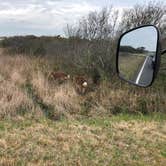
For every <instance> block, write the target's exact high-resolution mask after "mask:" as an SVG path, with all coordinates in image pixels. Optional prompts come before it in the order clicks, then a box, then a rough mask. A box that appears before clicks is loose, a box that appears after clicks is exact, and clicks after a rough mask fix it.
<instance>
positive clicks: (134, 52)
mask: <svg viewBox="0 0 166 166" xmlns="http://www.w3.org/2000/svg"><path fill="white" fill-rule="evenodd" d="M157 41H158V32H157V29H156V28H155V27H153V26H146V27H141V28H138V29H135V30H132V31H130V32H128V33H126V34H125V35H123V36H122V37H121V40H120V45H119V53H118V70H119V75H120V77H121V78H123V79H125V80H126V81H130V82H131V83H133V84H136V85H139V86H143V87H146V86H149V85H150V84H151V82H152V80H153V73H154V65H155V61H156V50H157Z"/></svg>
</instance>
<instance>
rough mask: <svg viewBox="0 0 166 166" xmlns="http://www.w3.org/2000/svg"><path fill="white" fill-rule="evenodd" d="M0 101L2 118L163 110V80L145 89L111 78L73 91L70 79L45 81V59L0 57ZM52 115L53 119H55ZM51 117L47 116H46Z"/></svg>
mask: <svg viewBox="0 0 166 166" xmlns="http://www.w3.org/2000/svg"><path fill="white" fill-rule="evenodd" d="M0 58H1V60H0V103H1V106H0V107H1V112H0V116H1V117H2V118H5V117H6V116H7V117H10V116H12V117H13V115H15V116H17V115H19V113H20V112H24V113H26V112H31V111H32V112H33V113H35V114H41V113H45V115H47V116H53V117H54V114H55V117H56V118H58V117H57V116H60V117H61V115H62V116H63V115H64V116H65V115H70V116H77V115H78V116H79V115H86V116H95V115H98V114H100V115H108V116H109V115H110V116H111V115H112V114H117V113H124V112H130V113H139V114H146V113H150V112H165V108H166V100H165V97H166V93H165V85H164V81H165V80H163V81H161V80H160V81H159V82H160V85H162V86H160V85H158V84H159V83H158V84H157V81H156V85H154V86H153V87H152V88H149V89H141V88H135V87H134V88H133V87H129V86H128V85H127V84H124V83H123V84H122V83H121V82H120V81H118V80H117V78H116V77H115V78H114V80H112V81H107V80H105V81H102V82H101V83H100V85H97V86H94V85H93V84H91V87H90V88H89V89H88V91H87V93H86V94H85V95H83V96H82V95H80V94H79V93H77V91H76V90H75V86H74V83H73V82H72V81H66V82H65V83H63V84H60V85H59V84H55V83H54V82H50V81H49V80H48V73H49V72H50V71H51V70H52V67H53V66H51V64H50V62H49V61H47V60H46V59H45V58H35V57H33V58H30V57H27V56H22V55H17V56H13V57H12V56H9V55H2V54H1V56H0ZM55 117H54V118H55ZM50 118H51V117H50Z"/></svg>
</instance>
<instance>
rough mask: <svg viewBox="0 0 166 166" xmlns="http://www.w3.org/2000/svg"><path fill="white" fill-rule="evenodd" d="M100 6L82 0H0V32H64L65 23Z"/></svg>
mask: <svg viewBox="0 0 166 166" xmlns="http://www.w3.org/2000/svg"><path fill="white" fill-rule="evenodd" d="M99 8H100V7H99V6H97V5H94V4H91V3H88V2H87V1H81V0H70V1H68V0H26V1H22V0H6V1H5V2H4V1H2V0H0V26H1V32H0V35H3V34H5V35H13V34H16V35H18V34H19V33H21V34H29V33H34V34H38V35H40V34H43V33H46V35H53V34H58V33H63V27H64V26H65V25H66V24H68V23H70V24H73V23H74V22H75V21H76V20H78V19H79V18H80V17H82V16H84V15H86V14H88V13H89V12H90V11H94V10H98V9H99ZM7 30H8V32H7ZM3 31H4V32H3ZM16 32H17V33H16Z"/></svg>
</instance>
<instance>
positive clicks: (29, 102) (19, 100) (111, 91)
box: [0, 54, 166, 166]
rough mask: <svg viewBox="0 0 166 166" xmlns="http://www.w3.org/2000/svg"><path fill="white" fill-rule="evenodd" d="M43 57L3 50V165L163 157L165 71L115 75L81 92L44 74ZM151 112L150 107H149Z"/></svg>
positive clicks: (137, 161)
mask: <svg viewBox="0 0 166 166" xmlns="http://www.w3.org/2000/svg"><path fill="white" fill-rule="evenodd" d="M52 67H53V66H52V65H51V64H50V62H49V61H48V60H46V59H44V58H30V57H24V56H19V55H18V56H13V57H12V56H8V55H3V54H1V55H0V107H1V108H0V165H26V164H28V163H29V165H44V164H45V165H90V164H91V165H132V166H133V165H163V166H164V164H165V162H166V128H165V127H166V115H165V111H166V110H165V109H166V100H165V98H166V87H165V85H166V84H165V83H166V78H165V77H164V74H163V73H161V76H160V77H159V78H158V81H156V82H155V85H154V86H153V87H152V88H148V89H140V88H135V87H130V86H128V85H127V84H125V83H121V82H120V81H118V80H117V78H114V80H112V81H111V82H108V81H103V82H102V83H101V85H100V86H99V87H97V88H96V89H95V90H94V91H93V92H89V93H87V94H86V95H85V96H80V95H78V94H77V93H76V92H75V90H74V88H73V85H72V83H71V82H68V83H66V84H62V85H60V86H55V85H52V84H50V83H49V82H48V81H47V73H48V71H50V70H52ZM152 112H153V113H152Z"/></svg>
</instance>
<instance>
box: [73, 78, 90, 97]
mask: <svg viewBox="0 0 166 166" xmlns="http://www.w3.org/2000/svg"><path fill="white" fill-rule="evenodd" d="M74 84H75V88H76V91H77V92H78V93H79V94H85V93H86V92H87V89H88V81H87V79H86V78H85V77H84V76H75V77H74Z"/></svg>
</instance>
